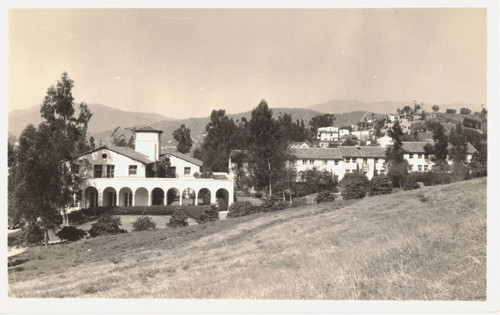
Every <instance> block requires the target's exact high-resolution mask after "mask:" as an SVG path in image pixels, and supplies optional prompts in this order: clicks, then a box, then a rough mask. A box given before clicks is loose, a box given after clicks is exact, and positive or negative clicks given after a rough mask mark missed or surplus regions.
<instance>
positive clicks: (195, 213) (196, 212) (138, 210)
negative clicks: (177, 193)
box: [68, 205, 209, 223]
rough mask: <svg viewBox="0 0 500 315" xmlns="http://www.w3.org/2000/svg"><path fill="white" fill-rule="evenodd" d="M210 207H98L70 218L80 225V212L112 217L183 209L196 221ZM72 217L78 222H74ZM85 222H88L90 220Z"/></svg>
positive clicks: (156, 213)
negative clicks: (110, 215) (104, 214)
mask: <svg viewBox="0 0 500 315" xmlns="http://www.w3.org/2000/svg"><path fill="white" fill-rule="evenodd" d="M208 207H209V206H208V205H204V206H194V205H185V206H171V205H170V206H130V207H97V208H89V209H81V210H77V211H72V212H70V213H69V214H68V215H69V216H70V221H71V222H72V223H78V222H75V221H78V219H80V217H81V215H80V214H76V213H79V212H80V213H81V214H83V215H85V216H86V217H95V216H99V215H101V214H103V213H108V212H109V213H110V214H112V215H173V213H174V211H175V210H176V209H181V210H183V211H184V212H185V213H186V214H187V215H188V216H189V217H190V218H193V219H196V218H198V217H199V216H200V215H201V214H202V213H203V210H205V209H208ZM72 217H73V218H74V219H77V220H72ZM85 221H88V219H87V220H85Z"/></svg>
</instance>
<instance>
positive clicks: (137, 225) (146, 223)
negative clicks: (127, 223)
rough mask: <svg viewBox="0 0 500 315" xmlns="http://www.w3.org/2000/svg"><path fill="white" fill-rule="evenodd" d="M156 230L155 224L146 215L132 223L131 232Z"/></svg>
mask: <svg viewBox="0 0 500 315" xmlns="http://www.w3.org/2000/svg"><path fill="white" fill-rule="evenodd" d="M154 230H156V223H154V222H153V219H152V218H151V217H148V216H147V215H141V216H139V217H137V219H135V221H134V222H132V231H134V232H139V231H154Z"/></svg>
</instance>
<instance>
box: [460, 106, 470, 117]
mask: <svg viewBox="0 0 500 315" xmlns="http://www.w3.org/2000/svg"><path fill="white" fill-rule="evenodd" d="M470 113H471V110H470V109H468V108H467V107H462V108H460V115H469V114H470Z"/></svg>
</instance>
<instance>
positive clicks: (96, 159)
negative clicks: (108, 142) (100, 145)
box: [78, 149, 146, 178]
mask: <svg viewBox="0 0 500 315" xmlns="http://www.w3.org/2000/svg"><path fill="white" fill-rule="evenodd" d="M103 154H106V155H107V157H106V158H103V157H102V155H103ZM83 159H86V160H88V161H89V162H90V164H91V166H90V168H89V169H88V170H87V172H86V174H83V173H81V174H82V176H85V177H88V178H91V177H93V176H94V164H101V165H102V172H103V177H105V176H106V165H114V166H115V172H114V173H115V174H114V177H129V178H144V177H146V166H145V165H144V164H143V163H141V162H139V161H136V160H133V159H131V158H129V157H126V156H124V155H121V154H118V153H116V152H114V151H111V150H108V149H101V150H99V151H95V152H92V153H89V154H86V155H84V156H82V157H80V158H78V160H83ZM129 165H136V166H137V175H130V176H129ZM80 171H81V172H83V171H84V170H82V169H81V170H80Z"/></svg>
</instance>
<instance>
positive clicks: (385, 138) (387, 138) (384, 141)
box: [377, 135, 394, 148]
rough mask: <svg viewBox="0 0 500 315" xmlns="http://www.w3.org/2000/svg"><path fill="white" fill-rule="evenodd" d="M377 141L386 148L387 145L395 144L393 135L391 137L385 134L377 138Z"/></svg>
mask: <svg viewBox="0 0 500 315" xmlns="http://www.w3.org/2000/svg"><path fill="white" fill-rule="evenodd" d="M377 143H378V145H380V146H381V147H382V148H385V147H387V146H389V145H393V144H394V139H392V137H390V136H388V135H384V136H383V137H380V138H378V139H377Z"/></svg>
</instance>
